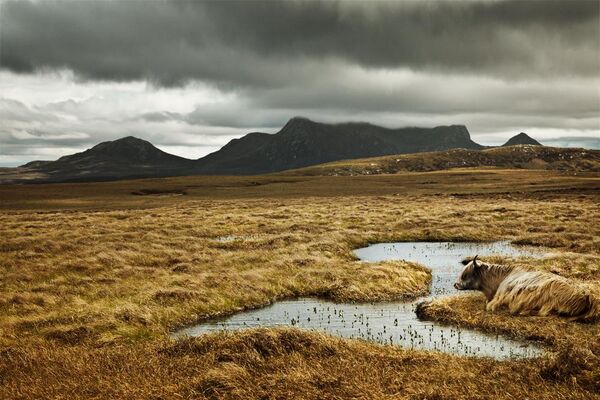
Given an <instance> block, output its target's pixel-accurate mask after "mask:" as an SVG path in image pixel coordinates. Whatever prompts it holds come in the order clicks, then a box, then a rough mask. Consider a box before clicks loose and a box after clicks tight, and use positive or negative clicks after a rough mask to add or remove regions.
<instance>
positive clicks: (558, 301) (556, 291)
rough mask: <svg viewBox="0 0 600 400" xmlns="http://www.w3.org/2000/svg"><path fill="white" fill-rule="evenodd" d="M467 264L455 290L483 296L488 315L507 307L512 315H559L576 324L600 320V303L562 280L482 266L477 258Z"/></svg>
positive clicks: (584, 291)
mask: <svg viewBox="0 0 600 400" xmlns="http://www.w3.org/2000/svg"><path fill="white" fill-rule="evenodd" d="M464 263H466V264H467V265H466V267H465V269H464V270H463V272H462V274H461V276H460V278H459V279H458V281H457V282H456V283H455V284H454V287H455V288H456V289H458V290H479V291H481V292H483V294H484V295H485V297H486V298H487V301H488V302H487V306H486V310H488V311H496V310H498V309H499V308H502V307H506V308H507V309H508V310H509V311H510V313H512V314H520V315H535V314H537V315H541V316H546V315H549V314H557V315H561V316H568V317H573V318H574V319H577V320H596V319H598V318H599V317H600V306H599V301H598V299H597V298H594V296H592V294H591V293H590V292H589V291H587V290H586V289H584V288H583V287H582V286H580V285H578V284H576V283H574V282H572V281H570V280H568V279H566V278H563V277H561V276H558V275H554V274H551V273H548V272H542V271H529V270H525V269H520V268H513V267H510V266H507V265H496V264H488V263H483V262H481V261H478V260H477V256H475V257H474V258H473V260H472V261H470V262H468V261H466V262H464Z"/></svg>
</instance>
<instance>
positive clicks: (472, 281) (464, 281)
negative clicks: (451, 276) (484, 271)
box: [454, 256, 481, 290]
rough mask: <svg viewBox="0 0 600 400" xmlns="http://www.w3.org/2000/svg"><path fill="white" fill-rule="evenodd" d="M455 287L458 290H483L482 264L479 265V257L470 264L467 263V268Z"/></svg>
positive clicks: (474, 258)
mask: <svg viewBox="0 0 600 400" xmlns="http://www.w3.org/2000/svg"><path fill="white" fill-rule="evenodd" d="M463 263H464V262H463ZM454 287H455V288H456V289H458V290H481V264H479V263H477V256H475V257H473V260H471V261H470V262H469V261H467V266H466V267H465V269H464V270H463V272H462V274H460V277H459V278H458V280H457V281H456V283H454Z"/></svg>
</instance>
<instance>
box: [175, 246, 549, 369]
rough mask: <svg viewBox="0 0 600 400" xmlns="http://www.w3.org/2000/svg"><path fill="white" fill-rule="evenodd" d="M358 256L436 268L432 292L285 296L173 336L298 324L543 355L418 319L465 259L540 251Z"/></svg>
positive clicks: (394, 341) (409, 343)
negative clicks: (372, 298)
mask: <svg viewBox="0 0 600 400" xmlns="http://www.w3.org/2000/svg"><path fill="white" fill-rule="evenodd" d="M355 254H356V256H357V257H358V258H359V259H360V260H362V261H364V262H379V261H386V260H406V261H412V262H417V263H420V264H422V265H425V266H426V267H428V268H430V269H431V272H432V282H431V294H430V295H429V296H427V297H420V298H418V299H417V300H415V301H410V302H391V303H334V302H331V301H327V300H320V299H315V298H299V299H294V300H285V301H279V302H276V303H274V304H272V305H269V306H266V307H263V308H260V309H256V310H250V311H244V312H240V313H237V314H233V315H231V316H228V317H225V318H221V319H215V320H210V321H206V322H204V323H201V324H198V325H195V326H192V327H189V328H185V329H182V330H180V331H178V332H176V333H175V334H174V336H176V337H178V336H198V335H202V334H204V333H207V332H212V331H218V330H237V329H244V328H252V327H273V326H294V327H298V328H302V329H309V330H315V331H321V332H326V333H329V334H332V335H336V336H341V337H344V338H359V339H364V340H369V341H373V342H376V343H381V344H390V345H399V346H403V347H408V348H413V349H428V350H437V351H443V352H446V353H452V354H459V355H467V356H487V357H494V358H497V359H506V358H515V357H519V358H523V357H537V356H539V355H541V354H542V353H543V350H542V349H541V348H540V347H538V346H537V345H535V344H533V343H527V342H523V341H517V340H512V339H509V338H506V337H502V336H498V335H491V334H486V333H482V332H478V331H474V330H469V329H464V328H458V327H452V326H448V325H441V324H437V323H435V322H430V321H420V320H419V319H418V318H417V316H416V314H415V307H416V304H417V303H419V302H421V301H423V300H430V299H434V298H437V297H440V296H445V295H449V294H456V293H457V291H456V289H454V287H453V286H452V285H453V283H454V282H455V281H456V278H457V277H458V275H459V274H460V272H461V271H462V269H463V265H462V264H461V260H462V259H463V258H465V257H468V256H474V255H476V254H479V255H480V256H488V255H493V254H498V255H503V256H510V257H539V256H540V253H536V252H535V251H533V250H530V249H526V248H521V247H517V246H513V245H511V244H510V242H507V241H502V242H493V243H470V242H464V243H458V242H399V243H379V244H374V245H371V246H368V247H364V248H361V249H357V250H355Z"/></svg>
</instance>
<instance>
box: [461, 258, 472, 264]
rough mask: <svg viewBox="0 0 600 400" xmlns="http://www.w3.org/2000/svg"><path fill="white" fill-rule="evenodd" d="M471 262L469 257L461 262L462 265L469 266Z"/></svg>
mask: <svg viewBox="0 0 600 400" xmlns="http://www.w3.org/2000/svg"><path fill="white" fill-rule="evenodd" d="M470 262H471V259H470V258H469V257H466V258H463V260H462V261H461V264H462V265H468V264H469V263H470Z"/></svg>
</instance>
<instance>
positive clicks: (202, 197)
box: [0, 170, 600, 398]
mask: <svg viewBox="0 0 600 400" xmlns="http://www.w3.org/2000/svg"><path fill="white" fill-rule="evenodd" d="M359 178H360V179H359ZM353 179H356V180H353ZM598 182H599V179H598V177H597V176H595V175H593V174H588V175H585V176H582V177H580V176H577V177H573V176H571V177H569V176H566V175H561V174H557V173H550V172H546V171H503V170H494V171H488V170H475V171H468V170H461V171H448V172H437V173H427V174H404V175H397V176H380V177H355V178H349V177H340V178H339V179H336V178H334V177H325V178H302V179H300V178H290V177H282V176H271V177H247V178H222V180H218V179H217V178H214V177H213V178H202V177H193V178H173V179H165V180H143V181H129V182H115V183H99V184H82V185H54V186H52V185H50V186H48V185H44V186H42V185H39V186H37V185H36V186H19V187H14V186H13V187H0V199H1V200H2V202H1V203H0V208H2V209H3V211H1V212H0V270H1V271H2V274H1V275H0V288H1V290H0V337H1V339H0V383H1V384H0V398H2V397H6V398H152V397H154V398H177V397H178V396H179V397H183V398H198V397H199V398H203V397H206V398H211V397H212V398H215V397H227V398H260V397H265V398H282V397H296V398H320V397H332V398H335V397H337V398H348V397H352V396H354V397H361V396H362V397H379V398H385V397H393V396H397V397H401V398H402V397H405V398H436V397H435V396H438V398H449V397H450V398H452V397H454V398H463V397H472V398H486V397H489V398H501V397H504V398H511V397H513V398H514V397H521V398H525V397H530V398H536V397H538V398H539V397H548V398H566V397H568V396H569V395H570V394H571V395H572V396H573V397H575V398H577V397H579V398H586V397H590V396H592V391H593V390H595V389H597V388H598V386H597V381H596V378H597V372H598V371H597V369H595V368H592V371H590V370H589V368H588V367H589V366H590V365H591V366H594V365H596V364H594V363H595V362H597V360H598V356H600V354H598V349H597V347H594V346H592V345H589V342H591V341H593V340H594V338H595V337H597V334H598V325H586V326H583V325H579V324H576V323H572V322H566V321H564V320H559V319H556V318H554V319H553V318H552V317H549V318H545V319H536V318H534V317H527V318H525V317H518V318H516V317H509V316H506V315H487V314H486V313H484V312H483V304H482V303H481V300H479V298H473V299H471V298H469V297H467V298H462V297H461V298H460V299H456V300H452V301H449V302H448V303H445V304H441V305H439V308H438V309H440V310H441V309H443V310H450V311H447V312H446V311H444V312H439V313H434V312H433V311H432V313H431V316H430V317H431V318H436V319H441V320H446V321H448V322H450V321H451V322H456V323H461V324H466V323H467V322H465V321H466V320H469V321H475V322H472V326H474V327H477V328H480V329H486V330H498V331H502V332H505V333H508V334H510V335H516V336H534V337H536V338H540V339H542V340H544V341H545V342H546V343H548V344H549V345H550V346H553V348H554V349H557V350H561V349H562V350H564V349H567V348H575V349H577V351H579V352H581V354H582V357H583V358H584V359H585V360H584V362H583V364H581V363H579V364H578V363H577V362H576V360H572V359H568V358H567V359H565V358H564V357H565V356H564V355H565V354H567V353H565V352H564V351H563V353H560V354H563V356H558V357H559V358H557V359H547V360H541V361H535V362H532V361H528V362H516V361H511V362H498V361H493V360H487V359H466V358H460V357H452V356H448V355H442V354H437V353H425V352H413V351H405V350H402V349H397V348H393V347H385V346H378V345H374V344H366V343H360V342H355V341H344V340H338V339H333V338H329V337H325V336H322V335H317V334H313V333H307V332H300V331H296V330H280V331H272V330H257V331H252V332H245V333H236V334H217V335H211V336H207V337H203V338H200V339H195V340H189V341H184V342H181V343H173V342H170V341H167V340H166V335H167V334H168V332H169V331H170V330H172V329H174V328H175V327H178V326H181V325H184V324H189V323H192V322H194V321H197V320H199V319H202V318H207V317H210V316H215V315H220V314H225V313H231V312H235V311H237V310H240V309H244V308H248V307H256V306H259V305H263V304H266V303H268V302H270V301H274V300H276V299H280V298H285V297H292V296H299V295H303V296H305V295H314V296H322V297H328V298H331V299H334V300H337V301H352V300H360V301H365V300H391V299H395V298H401V297H410V296H415V295H420V294H422V293H423V292H424V290H426V288H427V284H428V282H429V279H430V275H429V273H428V272H427V271H426V270H424V269H423V268H422V267H420V266H418V265H415V264H409V263H404V262H386V263H378V264H376V265H373V264H366V263H360V262H356V260H355V259H354V257H353V255H352V249H353V248H355V247H358V246H361V245H365V244H367V243H369V242H379V241H400V240H462V241H465V240H477V241H479V240H499V239H509V240H514V241H515V242H518V243H528V244H535V245H543V246H548V247H550V248H552V249H553V251H554V252H555V254H554V255H553V257H552V258H551V259H548V260H545V261H541V262H538V261H533V260H529V261H523V260H521V261H519V262H520V263H522V264H523V265H527V266H529V267H535V268H543V269H547V270H551V271H553V272H557V273H561V274H564V275H567V276H570V277H572V278H574V279H578V280H585V281H586V282H588V283H589V284H590V285H598V282H599V281H600V235H599V229H600V228H599V227H600V223H599V222H600V221H599V213H598V211H599V209H598V208H599V207H598V200H599V196H598V194H597V193H598V188H599V186H600V185H599V184H598ZM148 189H152V190H156V189H160V190H162V191H163V192H164V191H166V192H168V191H172V190H175V189H177V190H182V191H184V192H185V193H186V194H185V195H181V196H166V195H160V194H152V195H147V196H140V195H132V194H131V193H132V192H135V191H138V192H139V191H140V190H148ZM152 193H156V192H152ZM316 195H318V196H316ZM231 235H232V236H233V238H234V240H232V241H223V240H218V238H221V237H224V236H231ZM494 261H503V262H509V261H510V260H494ZM432 310H434V308H433V307H432ZM445 318H446V319H445ZM540 321H543V323H541V322H540ZM528 332H534V333H535V334H533V333H532V334H531V335H530V333H528ZM582 332H583V333H582ZM594 335H596V336H594ZM586 343H588V344H586ZM569 346H570V347H569ZM577 354H579V353H577ZM590 354H591V356H590ZM560 357H563V358H560ZM586 357H587V358H586ZM588 358H589V360H588ZM565 360H566V361H565ZM561 363H562V364H564V368H566V369H564V370H563V369H561V368H563V367H561V366H560V365H561ZM580 364H581V365H580ZM586 368H588V369H586ZM262 395H264V396H262Z"/></svg>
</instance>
